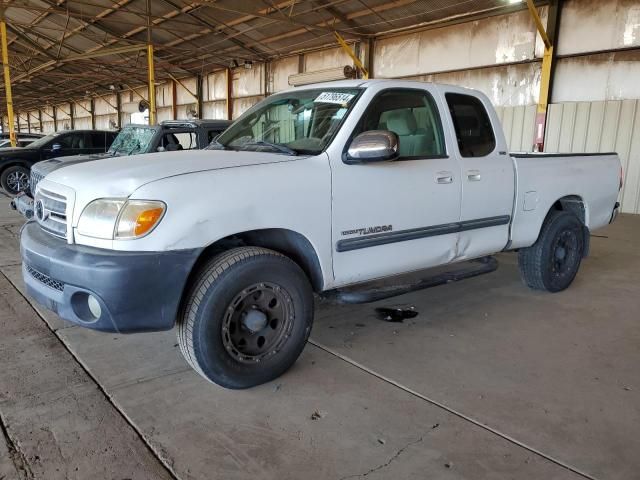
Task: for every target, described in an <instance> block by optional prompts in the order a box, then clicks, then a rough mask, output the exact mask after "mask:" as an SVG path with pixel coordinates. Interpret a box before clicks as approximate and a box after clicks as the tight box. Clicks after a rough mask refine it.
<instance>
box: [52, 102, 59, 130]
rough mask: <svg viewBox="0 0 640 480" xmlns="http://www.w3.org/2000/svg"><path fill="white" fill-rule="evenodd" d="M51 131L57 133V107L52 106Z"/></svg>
mask: <svg viewBox="0 0 640 480" xmlns="http://www.w3.org/2000/svg"><path fill="white" fill-rule="evenodd" d="M53 131H54V132H57V131H58V107H56V106H55V105H54V106H53Z"/></svg>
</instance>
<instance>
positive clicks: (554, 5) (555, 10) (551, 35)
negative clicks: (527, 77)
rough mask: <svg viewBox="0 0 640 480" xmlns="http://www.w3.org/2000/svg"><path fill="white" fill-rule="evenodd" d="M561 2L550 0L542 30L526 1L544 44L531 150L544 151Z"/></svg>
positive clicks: (535, 10) (533, 6) (531, 1)
mask: <svg viewBox="0 0 640 480" xmlns="http://www.w3.org/2000/svg"><path fill="white" fill-rule="evenodd" d="M561 2H562V0H552V1H551V2H550V3H549V15H548V21H547V28H546V29H545V28H544V25H543V24H542V20H541V19H540V15H538V10H537V9H536V6H535V4H534V3H533V0H527V7H528V8H529V13H530V14H531V17H532V19H533V22H534V23H535V25H536V28H537V30H538V33H539V34H540V38H542V41H543V42H544V56H543V57H542V71H541V76H540V95H539V98H538V108H537V112H536V120H535V132H534V138H535V140H534V145H533V150H534V151H538V152H542V151H544V141H545V134H546V126H547V110H548V107H549V101H550V99H551V89H552V87H553V73H554V59H555V54H554V44H555V42H556V37H557V30H558V24H559V11H560V4H561Z"/></svg>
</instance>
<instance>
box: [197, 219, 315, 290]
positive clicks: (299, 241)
mask: <svg viewBox="0 0 640 480" xmlns="http://www.w3.org/2000/svg"><path fill="white" fill-rule="evenodd" d="M248 246H251V247H264V248H268V249H270V250H275V251H276V252H279V253H282V254H283V255H286V256H287V257H289V258H290V259H291V260H293V261H294V262H296V263H297V264H298V265H299V266H300V268H302V270H303V271H304V273H305V274H306V276H307V278H308V279H309V282H310V283H311V286H312V288H313V290H314V291H315V292H321V291H322V290H323V286H324V279H323V276H322V269H321V267H320V261H319V259H318V255H317V254H316V251H315V249H314V248H313V246H312V245H311V242H309V240H307V238H306V237H304V236H303V235H301V234H299V233H297V232H294V231H292V230H286V229H280V228H268V229H262V230H251V231H248V232H242V233H236V234H234V235H230V236H228V237H225V238H222V239H220V240H218V241H216V242H214V243H212V244H211V245H209V246H208V247H207V248H205V249H204V251H203V252H202V253H201V254H200V256H199V257H198V260H197V261H196V263H195V265H194V268H193V269H192V273H191V276H190V278H189V281H188V282H187V287H186V288H188V287H189V285H190V284H191V282H192V280H193V279H192V278H191V277H195V276H196V275H197V272H198V271H199V267H200V266H201V265H202V264H203V263H204V262H206V261H208V260H209V259H211V258H212V257H214V256H216V255H218V254H220V253H221V252H223V251H225V250H229V249H230V248H235V247H248Z"/></svg>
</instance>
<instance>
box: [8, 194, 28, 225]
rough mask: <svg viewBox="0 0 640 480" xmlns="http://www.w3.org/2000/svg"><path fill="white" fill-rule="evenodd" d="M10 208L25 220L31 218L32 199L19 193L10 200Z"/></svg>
mask: <svg viewBox="0 0 640 480" xmlns="http://www.w3.org/2000/svg"><path fill="white" fill-rule="evenodd" d="M11 208H13V209H14V210H16V211H17V212H18V213H20V214H21V215H22V216H23V217H25V218H26V219H27V220H30V219H31V218H33V198H31V197H29V196H28V195H27V194H26V193H24V192H22V193H19V194H18V195H17V196H15V197H14V198H13V199H12V200H11Z"/></svg>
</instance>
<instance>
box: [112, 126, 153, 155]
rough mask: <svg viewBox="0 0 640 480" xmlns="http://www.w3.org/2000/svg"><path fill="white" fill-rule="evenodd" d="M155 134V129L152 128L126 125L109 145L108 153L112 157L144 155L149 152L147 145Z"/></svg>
mask: <svg viewBox="0 0 640 480" xmlns="http://www.w3.org/2000/svg"><path fill="white" fill-rule="evenodd" d="M155 133H156V129H155V128H152V127H144V126H139V125H136V126H132V125H127V126H126V127H124V128H123V129H122V131H121V132H120V133H119V134H118V136H117V137H116V138H115V140H114V141H113V143H112V144H111V147H110V148H109V153H110V154H112V155H133V154H134V153H141V152H145V153H146V152H148V151H149V144H150V143H151V140H152V139H153V136H154V134H155Z"/></svg>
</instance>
